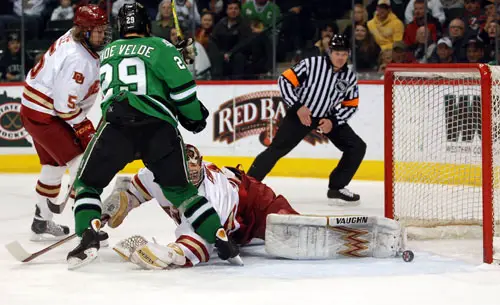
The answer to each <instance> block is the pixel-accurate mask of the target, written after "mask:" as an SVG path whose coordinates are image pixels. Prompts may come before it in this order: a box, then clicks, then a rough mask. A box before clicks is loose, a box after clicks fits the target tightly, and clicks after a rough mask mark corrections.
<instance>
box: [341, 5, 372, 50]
mask: <svg viewBox="0 0 500 305" xmlns="http://www.w3.org/2000/svg"><path fill="white" fill-rule="evenodd" d="M353 19H354V26H355V27H356V26H357V25H359V24H366V23H367V22H368V11H367V10H366V8H365V6H364V5H363V4H362V3H356V4H355V5H354V10H353V11H352V12H351V20H353ZM352 26H353V25H352V24H349V25H348V26H346V28H345V30H344V35H346V36H347V37H348V38H349V39H352V34H353V33H352ZM351 41H352V40H351ZM377 54H378V53H377Z"/></svg>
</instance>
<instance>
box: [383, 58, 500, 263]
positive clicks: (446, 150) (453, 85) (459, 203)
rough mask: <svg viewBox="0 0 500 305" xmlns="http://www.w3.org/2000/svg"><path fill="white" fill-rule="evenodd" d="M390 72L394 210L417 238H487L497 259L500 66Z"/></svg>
mask: <svg viewBox="0 0 500 305" xmlns="http://www.w3.org/2000/svg"><path fill="white" fill-rule="evenodd" d="M384 79H385V81H384V82H385V87H384V95H385V105H384V107H385V110H384V111H385V215H386V217H389V218H394V219H397V220H399V221H400V222H401V224H402V225H404V226H406V227H407V229H408V238H409V239H448V238H464V239H471V238H482V239H483V258H484V261H485V262H487V263H492V262H493V260H494V239H495V237H496V236H497V235H499V236H500V230H499V232H498V233H497V232H496V230H495V229H496V228H500V197H499V196H500V193H499V186H500V184H499V181H500V67H494V66H488V65H473V64H454V65H392V66H389V67H388V69H387V71H386V74H385V78H384ZM497 246H498V245H497ZM498 254H500V253H498ZM495 260H496V258H495ZM496 261H497V262H498V260H496Z"/></svg>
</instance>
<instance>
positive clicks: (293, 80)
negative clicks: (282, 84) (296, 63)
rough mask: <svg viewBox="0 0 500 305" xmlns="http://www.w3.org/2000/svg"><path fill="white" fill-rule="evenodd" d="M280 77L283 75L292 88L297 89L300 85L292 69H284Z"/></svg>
mask: <svg viewBox="0 0 500 305" xmlns="http://www.w3.org/2000/svg"><path fill="white" fill-rule="evenodd" d="M281 75H283V77H284V78H286V79H287V80H288V81H289V82H290V83H291V84H292V85H293V86H294V87H298V86H299V85H300V83H299V79H298V78H297V74H295V72H294V71H293V70H292V69H286V70H285V71H284V72H283V73H282V74H281Z"/></svg>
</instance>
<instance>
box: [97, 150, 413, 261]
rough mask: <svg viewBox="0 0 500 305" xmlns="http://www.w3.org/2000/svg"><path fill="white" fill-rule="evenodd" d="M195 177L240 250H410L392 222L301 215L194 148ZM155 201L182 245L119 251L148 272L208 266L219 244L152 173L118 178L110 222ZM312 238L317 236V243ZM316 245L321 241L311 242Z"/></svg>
mask: <svg viewBox="0 0 500 305" xmlns="http://www.w3.org/2000/svg"><path fill="white" fill-rule="evenodd" d="M186 151H187V156H188V166H189V176H190V179H191V181H192V183H193V184H194V185H195V186H197V187H198V190H199V192H200V194H203V195H204V196H205V197H206V198H207V199H208V201H209V202H211V203H212V205H213V208H214V209H215V210H216V212H217V213H218V214H219V217H220V219H221V222H223V223H224V227H225V229H226V232H228V234H229V236H230V238H231V239H233V241H234V242H235V243H237V244H239V245H246V244H248V243H249V242H250V241H251V240H252V239H254V238H256V239H264V240H265V248H266V251H267V253H269V254H270V255H273V256H277V257H283V258H290V259H329V258H337V257H341V256H351V257H365V256H374V257H394V256H397V255H399V254H400V253H401V251H402V250H403V248H404V240H405V237H404V234H403V230H402V229H401V227H400V226H399V223H397V222H396V221H394V220H391V219H386V218H383V217H368V216H338V217H336V216H303V215H299V213H298V212H297V211H295V210H294V209H293V208H292V207H291V206H290V204H289V203H288V201H287V200H286V198H284V197H283V196H282V195H276V194H275V193H274V191H273V190H272V189H271V188H270V187H268V186H267V185H265V184H263V183H261V182H259V181H257V180H255V179H253V178H252V177H250V176H247V175H246V174H245V173H244V172H243V171H242V170H240V169H239V168H234V167H223V168H222V169H219V168H218V167H217V166H216V165H215V164H212V163H209V162H205V161H202V159H203V157H202V156H201V154H200V152H199V151H198V149H197V148H196V147H194V146H193V145H189V144H187V145H186ZM153 198H154V199H156V200H157V201H158V203H159V204H160V206H161V207H162V208H163V210H164V211H165V212H166V213H167V214H168V215H169V216H170V217H171V218H172V219H173V220H174V222H175V223H176V224H177V228H176V232H175V235H176V240H175V242H172V243H170V244H168V245H161V244H158V243H156V242H150V241H148V240H146V239H145V238H144V237H142V236H137V235H134V236H131V237H129V238H127V239H124V240H122V241H121V242H119V243H118V244H117V245H116V246H115V247H114V248H113V249H114V250H115V251H116V252H117V253H118V254H120V256H122V257H123V258H124V259H125V260H127V261H130V262H132V263H135V264H137V265H139V266H140V267H142V268H144V269H168V268H173V267H179V266H183V267H189V266H194V265H196V264H198V263H203V262H207V261H208V260H209V259H210V257H211V253H212V251H213V250H214V246H213V245H211V244H208V243H207V242H205V241H204V240H203V238H201V237H200V236H199V235H197V234H196V233H194V231H193V229H192V228H191V226H190V224H189V223H187V222H186V220H185V219H184V217H183V216H181V215H180V214H179V212H178V210H177V209H176V208H175V207H174V206H173V205H172V204H171V203H170V202H169V201H168V200H167V199H166V198H165V197H164V196H163V193H162V192H161V189H160V188H159V186H158V185H157V184H156V183H155V182H154V176H153V173H152V172H151V171H149V170H148V169H146V168H143V169H141V170H139V172H138V173H137V174H136V175H135V176H134V177H133V178H132V179H130V178H128V177H119V178H118V180H117V182H116V184H115V189H114V190H113V192H112V194H111V195H110V196H109V197H108V198H107V199H106V200H105V201H104V204H103V214H108V215H109V216H110V220H109V222H108V225H109V226H110V227H112V228H116V227H118V226H119V225H120V224H121V223H122V222H123V220H124V219H125V217H126V216H127V215H128V213H129V212H130V211H131V210H132V209H134V208H136V207H138V206H140V205H141V204H142V203H144V202H147V201H149V200H152V199H153ZM313 237H314V239H312V238H313ZM311 240H315V242H314V243H311Z"/></svg>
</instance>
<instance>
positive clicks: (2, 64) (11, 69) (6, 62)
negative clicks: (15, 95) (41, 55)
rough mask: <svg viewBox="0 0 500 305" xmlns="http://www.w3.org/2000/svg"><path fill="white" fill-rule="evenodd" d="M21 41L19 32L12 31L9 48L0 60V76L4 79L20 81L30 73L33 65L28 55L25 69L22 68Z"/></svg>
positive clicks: (8, 39) (8, 40)
mask: <svg viewBox="0 0 500 305" xmlns="http://www.w3.org/2000/svg"><path fill="white" fill-rule="evenodd" d="M22 54H25V53H24V52H23V50H22V49H21V41H20V39H19V34H18V33H10V34H9V36H8V37H7V50H6V51H5V52H4V55H3V57H2V59H1V60H0V75H1V76H0V77H1V79H2V81H7V82H20V81H22V80H24V74H25V73H28V71H29V69H31V67H32V66H33V63H32V62H31V61H30V59H29V57H28V56H25V57H24V58H25V62H24V67H25V69H24V71H23V69H22V59H21V56H22Z"/></svg>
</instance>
